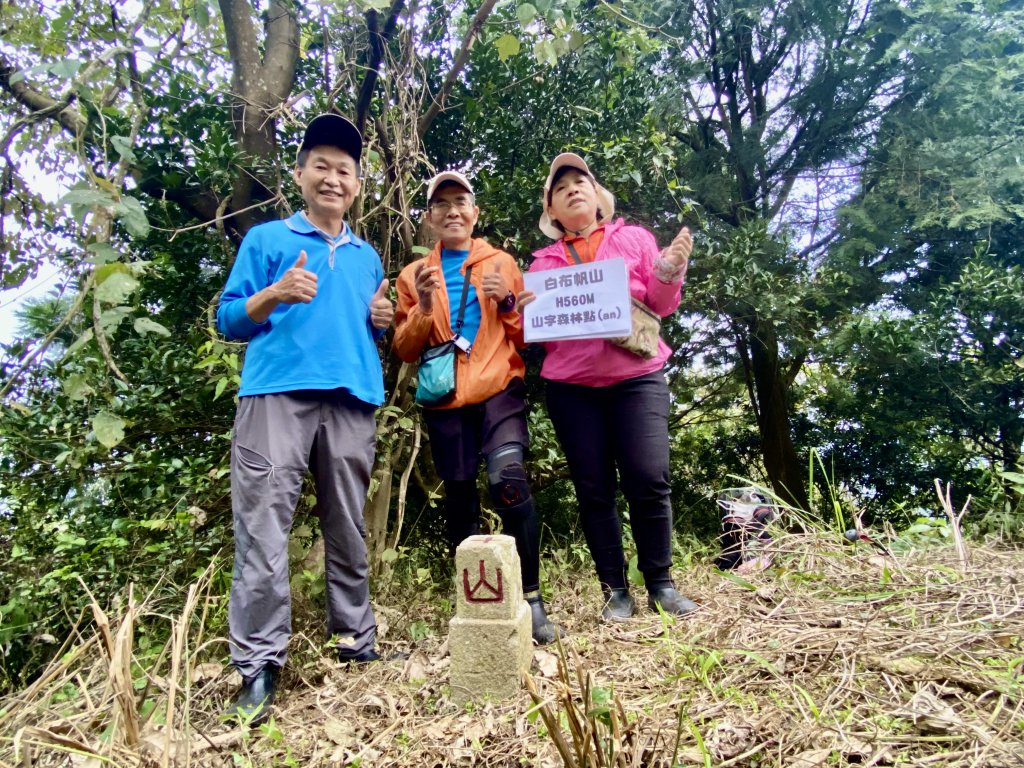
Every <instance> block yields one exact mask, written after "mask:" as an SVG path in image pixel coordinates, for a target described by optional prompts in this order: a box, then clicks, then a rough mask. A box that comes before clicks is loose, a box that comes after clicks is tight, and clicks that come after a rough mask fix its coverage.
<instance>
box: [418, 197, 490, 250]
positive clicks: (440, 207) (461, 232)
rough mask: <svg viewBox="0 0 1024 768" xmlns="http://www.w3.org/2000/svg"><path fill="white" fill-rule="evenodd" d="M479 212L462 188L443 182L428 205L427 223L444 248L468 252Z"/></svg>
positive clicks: (471, 198)
mask: <svg viewBox="0 0 1024 768" xmlns="http://www.w3.org/2000/svg"><path fill="white" fill-rule="evenodd" d="M479 217H480V209H479V208H477V206H476V204H475V203H474V201H473V195H472V194H471V193H470V192H469V190H467V189H466V188H465V187H461V186H459V185H458V184H453V183H451V182H445V183H444V184H442V185H441V188H440V189H438V190H437V192H435V193H434V197H433V198H432V199H431V201H430V209H429V211H428V214H427V223H428V224H429V225H430V228H431V229H432V230H433V231H434V234H436V235H437V236H438V237H439V238H441V242H442V243H443V244H444V247H445V248H448V249H449V250H453V251H468V250H469V245H470V241H471V240H472V238H473V227H475V226H476V220H477V219H478V218H479Z"/></svg>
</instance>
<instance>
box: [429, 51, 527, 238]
mask: <svg viewBox="0 0 1024 768" xmlns="http://www.w3.org/2000/svg"><path fill="white" fill-rule="evenodd" d="M494 47H495V48H497V49H498V58H499V59H501V60H502V61H508V59H510V58H511V57H513V56H515V55H516V54H517V53H519V51H520V49H521V48H522V46H521V45H520V43H519V38H518V37H516V36H515V35H502V36H501V37H499V38H498V39H497V40H496V41H495V42H494ZM420 247H422V246H420Z"/></svg>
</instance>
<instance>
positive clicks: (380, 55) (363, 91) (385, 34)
mask: <svg viewBox="0 0 1024 768" xmlns="http://www.w3.org/2000/svg"><path fill="white" fill-rule="evenodd" d="M404 7H405V0H393V1H392V3H391V7H390V8H389V9H388V18H387V21H386V22H384V29H383V30H382V31H378V30H377V12H376V11H368V12H367V13H366V29H367V32H368V33H369V35H370V58H369V60H368V61H367V63H366V77H365V78H364V79H363V84H362V85H361V86H360V88H359V98H358V99H357V100H356V115H355V117H356V119H355V125H356V128H358V129H359V133H363V128H364V127H365V126H366V117H367V115H369V114H370V102H371V101H372V100H373V91H374V89H375V88H376V87H377V79H378V78H379V77H380V71H379V70H380V63H381V61H383V59H384V46H385V45H386V44H387V42H388V40H390V39H391V36H392V35H393V34H394V33H395V29H396V28H397V26H398V16H399V14H401V12H402V9H403V8H404Z"/></svg>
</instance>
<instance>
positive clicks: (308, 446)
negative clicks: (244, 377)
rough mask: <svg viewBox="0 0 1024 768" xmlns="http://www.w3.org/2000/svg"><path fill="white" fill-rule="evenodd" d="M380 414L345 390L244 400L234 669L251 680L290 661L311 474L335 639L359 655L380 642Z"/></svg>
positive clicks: (238, 428) (236, 454)
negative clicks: (376, 486)
mask: <svg viewBox="0 0 1024 768" xmlns="http://www.w3.org/2000/svg"><path fill="white" fill-rule="evenodd" d="M373 412H374V408H373V407H372V406H370V405H367V404H366V403H363V402H361V401H359V400H357V399H355V398H353V397H351V396H350V395H348V394H347V393H344V392H341V391H337V390H331V391H300V392H287V393H281V394H272V395H256V396H252V397H243V398H240V399H239V402H238V411H237V413H236V414H235V429H234V435H233V437H232V441H231V509H232V513H233V518H234V531H235V567H234V574H233V577H232V582H231V601H230V603H229V606H228V636H229V641H230V646H231V663H232V664H233V665H234V666H235V667H236V668H237V669H238V671H239V672H240V673H241V674H242V675H243V676H244V677H250V676H252V675H254V674H255V673H256V672H258V671H259V670H260V669H261V668H262V667H263V666H265V665H266V664H273V665H275V666H278V667H282V666H284V663H285V660H286V659H287V655H288V638H289V637H290V636H291V591H290V588H289V581H288V536H289V533H290V532H291V528H292V518H293V516H294V513H295V505H296V503H297V502H298V498H299V493H300V491H301V488H302V481H303V478H304V476H305V474H306V469H307V466H308V468H309V469H310V470H311V471H312V473H313V479H314V481H315V484H316V498H317V510H318V512H319V514H320V529H321V531H322V533H323V537H324V547H325V551H326V558H325V559H326V563H325V567H326V580H327V635H328V637H334V636H338V637H339V638H340V640H341V643H342V644H343V645H342V646H341V647H343V648H344V649H345V651H346V653H350V654H353V653H358V652H359V651H361V650H364V649H367V648H372V647H373V645H374V643H375V641H376V632H377V626H376V622H375V620H374V616H373V610H372V609H371V607H370V588H369V581H368V575H369V564H368V562H367V555H366V542H365V540H364V535H365V528H364V523H363V506H364V504H365V503H366V491H367V488H368V487H369V483H370V470H371V467H372V464H373V455H374V441H375V438H376V422H375V420H374V416H373Z"/></svg>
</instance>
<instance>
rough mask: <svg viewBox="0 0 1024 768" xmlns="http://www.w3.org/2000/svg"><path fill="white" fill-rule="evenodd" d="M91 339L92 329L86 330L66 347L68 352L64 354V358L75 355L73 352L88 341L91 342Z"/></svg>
mask: <svg viewBox="0 0 1024 768" xmlns="http://www.w3.org/2000/svg"><path fill="white" fill-rule="evenodd" d="M92 337H93V332H92V328H86V329H85V331H84V332H83V333H82V335H81V336H79V337H78V338H77V339H75V341H74V343H73V344H72V345H71V346H70V347H68V351H67V352H65V353H64V357H66V358H67V357H71V356H72V355H73V354H75V352H77V351H78V350H80V349H81V348H82V347H84V346H85V345H86V344H88V343H89V342H90V341H92Z"/></svg>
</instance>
